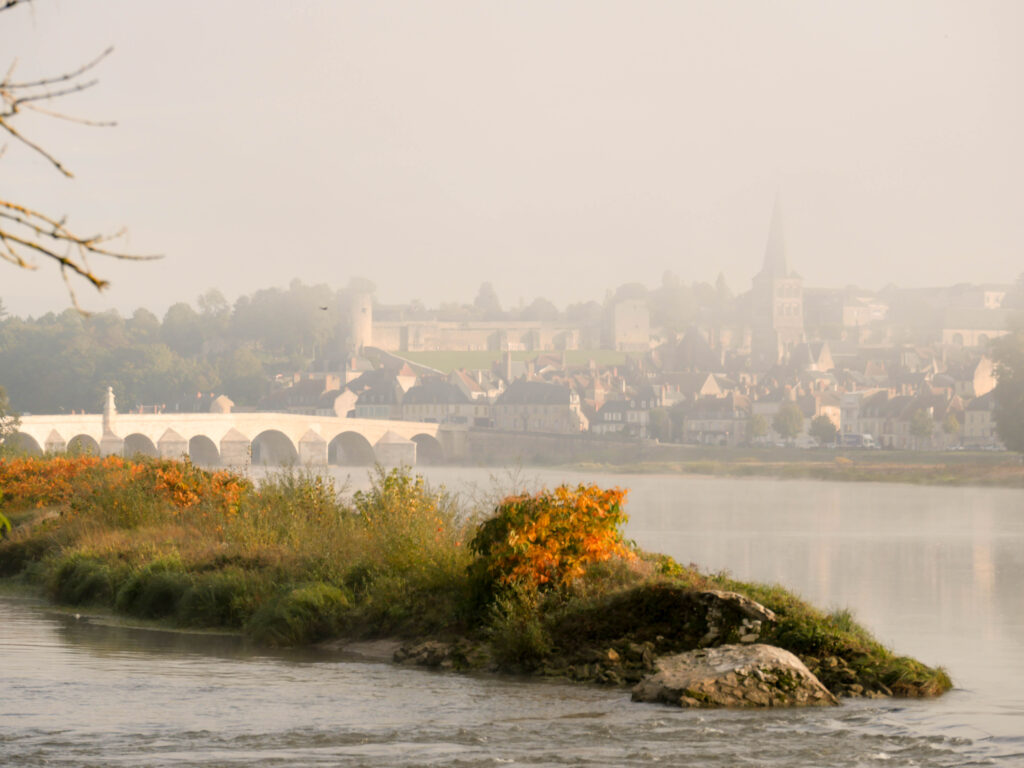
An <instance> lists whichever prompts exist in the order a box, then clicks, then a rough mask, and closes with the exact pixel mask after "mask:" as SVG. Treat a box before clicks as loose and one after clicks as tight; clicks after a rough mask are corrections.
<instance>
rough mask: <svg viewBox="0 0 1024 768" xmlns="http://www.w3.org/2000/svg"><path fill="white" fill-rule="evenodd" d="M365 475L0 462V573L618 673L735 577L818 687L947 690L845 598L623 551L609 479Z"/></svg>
mask: <svg viewBox="0 0 1024 768" xmlns="http://www.w3.org/2000/svg"><path fill="white" fill-rule="evenodd" d="M372 480H373V481H372V484H371V487H370V489H369V490H367V491H362V492H356V493H353V494H351V495H344V494H341V493H339V492H338V490H337V489H336V488H335V487H334V486H333V484H332V483H331V481H330V480H329V479H325V478H322V477H320V476H317V475H315V474H310V473H305V472H282V473H280V474H277V475H273V476H271V477H268V478H267V479H265V480H264V481H262V482H261V483H260V484H259V485H258V486H257V485H254V484H253V483H252V482H250V481H249V480H247V479H245V478H242V477H239V476H237V475H234V474H231V473H229V472H226V471H220V472H207V471H203V470H200V469H198V468H196V467H195V466H193V465H191V464H189V463H187V462H185V463H180V462H172V461H166V460H156V459H143V458H139V459H137V460H126V459H121V458H117V457H107V458H104V459H98V458H95V457H89V456H84V457H77V458H68V457H46V458H18V459H0V490H2V495H0V513H2V514H4V515H5V516H6V518H7V519H9V521H10V524H11V528H12V529H11V531H10V532H9V533H8V534H7V537H6V538H5V539H4V540H3V541H2V542H0V577H6V578H8V579H11V580H16V581H18V582H20V583H23V584H27V585H31V586H34V587H35V588H38V589H41V590H44V591H45V593H46V594H47V595H48V596H49V597H50V598H51V599H52V600H54V601H56V602H58V603H61V604H64V605H72V606H84V607H87V606H95V607H97V608H102V609H113V610H115V611H117V612H118V613H120V614H123V615H126V616H131V617H137V618H141V619H157V620H162V621H165V622H167V623H169V624H172V625H175V626H179V627H196V628H200V627H201V628H222V629H229V630H236V631H241V632H243V633H245V634H246V635H248V636H250V637H251V638H253V639H254V640H256V641H258V642H261V643H265V644H268V645H277V646H284V645H296V644H306V643H312V642H317V641H320V640H325V639H328V638H333V637H338V636H348V637H385V636H400V637H407V638H427V637H435V638H449V639H451V638H466V642H467V643H469V644H470V645H472V646H475V647H476V648H477V649H483V650H482V655H480V654H477V658H478V659H479V658H483V659H486V660H487V662H486V663H489V664H490V665H492V666H493V667H494V668H496V669H504V670H516V671H531V672H535V673H540V674H549V675H559V676H565V677H569V678H570V679H579V680H599V681H603V682H607V683H618V684H624V683H630V682H634V681H635V680H637V679H639V677H640V676H642V674H644V670H645V669H646V670H649V669H650V663H651V657H652V655H657V654H663V653H669V652H675V651H679V650H683V649H685V648H687V647H694V645H693V642H694V641H693V633H694V632H695V631H701V632H702V631H703V629H701V628H700V627H697V628H696V629H695V628H694V627H693V626H690V625H688V624H686V623H685V622H681V621H680V615H682V614H681V611H684V610H685V607H686V605H688V601H689V600H690V599H691V597H692V595H693V594H694V590H698V589H699V590H704V589H708V588H713V589H725V590H734V591H737V592H740V593H742V594H745V595H747V596H749V597H751V598H752V599H754V600H757V601H759V602H761V603H762V604H763V605H765V606H766V607H768V608H770V609H772V610H773V611H775V612H776V613H777V614H778V617H779V621H778V622H777V624H776V625H775V626H774V627H773V628H772V629H771V632H770V635H769V636H768V637H767V638H766V641H767V642H771V643H774V644H776V645H779V646H782V647H784V648H787V649H789V650H791V651H793V652H794V653H796V654H797V655H798V656H800V657H801V658H802V659H803V660H804V662H805V663H806V664H807V665H808V666H809V667H810V668H811V669H812V671H815V672H816V673H817V674H818V676H819V678H820V679H821V680H822V682H824V683H825V685H826V686H828V687H829V688H830V689H831V690H833V692H835V693H849V692H851V691H853V692H857V691H858V688H857V686H859V689H860V690H864V691H876V692H879V691H880V692H883V693H884V692H891V693H894V694H897V695H905V696H922V695H935V694H938V693H941V692H943V691H945V690H947V689H948V688H949V687H950V681H949V678H948V676H946V674H945V672H943V671H942V670H941V669H931V668H928V667H926V666H924V665H923V664H920V663H919V662H917V661H914V660H912V659H907V658H903V657H898V656H896V655H894V654H893V653H891V652H890V651H889V650H888V649H886V648H884V647H883V646H882V645H880V644H879V643H878V642H877V641H875V640H874V639H873V638H872V637H871V636H870V634H869V633H868V632H867V631H866V630H864V629H863V628H861V627H859V626H858V625H856V623H855V622H853V620H852V619H851V617H850V616H849V615H848V614H846V613H833V614H823V613H821V612H819V611H817V610H815V609H814V608H812V607H811V606H808V605H807V604H806V603H804V602H802V601H801V600H799V599H798V598H796V597H795V596H793V595H792V594H791V593H789V592H787V591H785V590H784V589H782V588H780V587H772V586H765V585H757V584H743V583H739V582H735V581H733V580H731V579H730V578H729V577H728V576H727V575H725V574H717V575H714V574H711V575H709V574H703V573H701V572H699V571H698V570H697V569H696V568H695V567H682V566H680V565H679V564H677V563H675V562H674V561H672V560H671V558H668V557H666V556H663V555H655V554H650V553H644V552H641V551H639V550H637V549H636V548H635V547H634V546H632V545H631V544H630V543H629V542H626V541H624V540H623V539H622V536H621V531H620V529H621V525H622V524H623V523H624V522H625V519H626V518H625V513H624V499H625V495H626V494H625V491H621V490H619V489H610V490H602V489H599V488H597V487H596V486H580V487H578V488H567V487H564V486H563V487H560V488H558V489H554V490H552V491H541V492H538V493H536V494H532V495H531V494H515V495H510V496H507V497H505V498H503V499H501V500H500V501H497V502H496V504H495V508H494V509H489V510H488V514H487V515H486V516H485V515H483V514H481V513H480V512H479V511H478V510H467V509H465V508H463V507H462V505H461V504H460V503H459V500H458V499H456V498H455V497H453V496H451V495H450V494H448V493H447V492H446V491H445V490H444V489H443V488H441V489H432V488H430V487H428V486H427V484H426V483H425V482H424V481H423V479H422V478H421V477H418V476H413V475H411V474H410V473H409V472H408V471H403V470H392V471H385V470H383V469H380V468H378V469H377V470H376V471H375V473H374V475H373V478H372ZM466 658H467V664H468V663H471V662H470V661H468V658H469V656H468V655H467V657H466ZM613 660H614V661H613ZM477 663H479V662H477Z"/></svg>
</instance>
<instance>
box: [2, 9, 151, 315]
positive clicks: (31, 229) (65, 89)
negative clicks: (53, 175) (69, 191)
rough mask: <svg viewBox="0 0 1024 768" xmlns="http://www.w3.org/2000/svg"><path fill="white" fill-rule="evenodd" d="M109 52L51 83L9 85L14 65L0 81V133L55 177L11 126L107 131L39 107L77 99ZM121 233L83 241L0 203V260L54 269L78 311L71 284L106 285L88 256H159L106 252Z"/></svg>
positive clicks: (49, 156) (44, 218)
mask: <svg viewBox="0 0 1024 768" xmlns="http://www.w3.org/2000/svg"><path fill="white" fill-rule="evenodd" d="M31 2H32V0H0V13H2V12H3V11H7V10H10V9H12V8H14V7H15V6H18V5H28V4H29V3H31ZM112 51H113V48H107V49H106V50H105V51H103V52H102V53H101V54H100V55H99V56H97V57H96V58H94V59H92V60H91V61H89V62H87V63H85V64H83V65H82V66H80V67H78V68H77V69H74V70H71V71H69V72H64V73H61V74H58V75H54V76H52V77H43V78H37V79H35V80H25V81H17V80H15V79H14V70H15V67H16V62H12V64H11V66H10V67H9V68H8V70H7V74H6V75H5V76H4V78H3V79H2V80H0V132H4V133H6V134H7V135H8V136H10V137H11V138H12V139H13V140H14V141H15V142H16V143H17V144H21V145H22V146H24V147H26V148H27V149H29V150H30V151H31V152H33V153H35V154H37V155H39V156H41V157H42V158H43V159H45V160H46V161H47V162H48V163H49V164H50V165H52V166H53V167H54V168H55V169H56V170H57V172H58V173H60V174H61V175H62V176H65V177H67V178H73V174H72V173H71V171H70V170H68V168H67V167H65V165H64V164H63V163H62V162H61V161H60V159H58V157H57V156H56V155H55V154H53V153H51V152H50V151H49V150H47V149H46V148H44V147H43V146H42V145H41V144H39V143H37V142H36V141H34V140H32V139H31V138H29V137H28V136H26V135H25V134H24V132H23V131H22V130H20V128H18V127H15V126H14V125H13V121H14V120H15V119H17V118H18V117H19V116H20V115H21V114H22V112H23V111H26V110H30V111H33V112H36V113H39V114H43V115H46V116H48V117H53V118H56V119H59V120H68V121H71V122H75V123H81V124H82V125H87V126H97V127H107V126H112V125H114V123H112V122H100V121H95V120H88V119H85V118H80V117H75V116H73V115H68V114H65V113H63V112H58V111H56V110H53V109H48V108H45V107H43V106H42V104H43V103H46V102H53V101H56V100H59V99H61V98H63V97H66V96H70V95H72V94H75V93H81V92H82V91H85V90H88V89H89V88H92V87H93V86H95V85H96V84H97V83H98V82H99V81H98V80H97V79H95V78H90V79H85V78H84V75H86V74H87V73H90V72H91V71H92V70H93V69H94V68H95V67H97V66H98V65H99V64H100V62H102V61H103V60H104V59H105V58H107V56H109V55H110V54H111V52H112ZM4 150H6V145H4V146H0V158H2V157H3V154H4ZM123 234H124V233H123V232H118V233H115V234H113V235H92V236H83V235H80V234H77V233H76V232H74V231H72V230H71V229H69V228H68V226H67V224H66V218H63V217H62V218H56V217H53V216H50V215H47V214H44V213H42V212H41V211H39V210H36V209H34V208H30V207H28V206H25V205H22V204H20V203H16V202H14V201H12V200H6V199H4V198H2V197H0V259H2V260H3V261H6V262H8V263H10V264H13V265H14V266H16V267H19V268H21V269H36V267H37V265H36V259H39V258H41V259H48V260H50V261H53V262H55V263H56V264H57V265H58V267H59V268H60V272H61V277H62V278H63V280H64V282H65V284H66V285H67V288H68V294H69V296H70V298H71V301H72V303H73V304H74V306H75V307H76V308H78V309H79V311H81V307H79V305H78V299H77V296H76V295H75V290H74V285H73V283H72V279H77V280H81V281H84V282H85V283H86V284H87V285H89V286H91V287H93V288H95V289H96V290H102V289H103V288H105V287H106V286H107V285H108V281H107V280H106V279H104V278H102V277H100V276H99V275H97V274H96V272H94V271H93V268H92V266H91V265H90V264H89V257H90V256H102V257H105V258H111V259H118V260H125V261H146V260H150V259H157V258H160V256H145V255H139V254H131V253H124V252H122V251H119V250H116V249H112V248H110V247H109V246H108V243H110V242H111V241H113V240H116V239H118V238H120V237H122V236H123Z"/></svg>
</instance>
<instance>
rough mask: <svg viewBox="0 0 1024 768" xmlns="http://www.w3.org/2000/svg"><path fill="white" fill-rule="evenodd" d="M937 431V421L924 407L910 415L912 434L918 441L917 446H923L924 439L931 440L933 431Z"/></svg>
mask: <svg viewBox="0 0 1024 768" xmlns="http://www.w3.org/2000/svg"><path fill="white" fill-rule="evenodd" d="M934 431H935V421H934V420H933V419H932V416H931V414H930V413H928V411H926V410H925V409H924V408H918V409H917V410H916V411H914V412H913V413H912V414H911V415H910V434H911V435H913V436H914V439H915V440H916V441H917V447H918V448H920V447H921V441H922V440H931V437H932V432H934Z"/></svg>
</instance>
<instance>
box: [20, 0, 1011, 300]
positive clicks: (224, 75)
mask: <svg viewBox="0 0 1024 768" xmlns="http://www.w3.org/2000/svg"><path fill="white" fill-rule="evenodd" d="M1022 37H1024V3H1020V2H1014V1H1012V0H1008V1H1007V2H980V1H978V0H970V1H969V2H940V1H939V0H927V1H926V2H892V0H881V1H879V2H864V1H863V0H858V1H857V2H848V3H834V2H817V1H814V2H753V1H751V2H723V0H711V1H709V2H684V1H683V0H679V1H676V0H673V1H671V2H668V1H666V2H644V1H643V0H640V1H638V0H629V1H628V2H627V1H625V0H622V1H621V2H597V1H596V0H579V2H561V1H559V0H537V1H536V2H531V1H528V0H516V2H479V1H474V2H449V1H447V0H439V1H438V2H430V3H423V2H408V3H405V2H401V3H400V2H382V1H381V0H374V1H373V2H326V1H325V2H302V1H301V0H297V1H295V2H287V3H282V2H273V3H272V2H254V1H253V0H247V1H246V2H242V1H241V0H223V1H222V2H210V0H177V1H176V2H173V3H172V2H138V0H135V1H134V2H132V1H131V0H103V2H98V1H93V2H86V0H37V1H36V3H35V5H34V7H33V8H30V9H28V10H27V11H26V10H25V9H15V10H14V11H8V12H5V13H3V14H0V66H3V67H5V68H6V66H7V64H8V62H9V61H10V60H11V59H13V58H17V59H18V61H19V64H18V70H17V72H18V74H19V75H20V76H21V77H23V78H28V77H34V76H41V75H47V74H53V73H55V72H59V71H63V70H66V69H72V68H74V67H75V66H77V65H79V64H81V63H82V62H84V61H86V60H88V59H89V58H91V57H92V56H94V55H95V54H97V53H98V52H99V51H101V50H102V49H103V48H104V47H106V46H107V45H111V44H112V45H114V46H115V49H116V50H115V53H114V55H113V56H112V57H111V58H110V59H108V60H107V61H106V62H105V63H104V64H103V65H102V66H101V68H100V69H99V72H98V74H99V76H100V78H101V81H100V84H99V85H98V86H97V87H96V88H95V89H93V90H91V91H88V92H87V93H85V94H81V95H77V96H74V97H72V98H68V99H66V100H65V101H64V102H63V104H62V105H61V107H62V108H63V109H64V110H66V111H68V112H72V113H74V114H76V115H81V116H84V117H89V118H96V119H113V120H116V121H118V126H117V127H116V128H105V129H99V128H88V127H84V126H79V125H73V124H68V123H63V122H59V121H54V120H42V121H40V120H34V121H31V122H30V121H28V120H26V121H24V122H23V123H21V127H22V128H23V129H25V130H26V131H29V132H30V133H31V134H32V135H33V136H34V137H35V138H37V139H38V140H40V141H41V142H42V143H43V144H44V145H45V146H47V147H48V148H49V149H50V150H51V151H53V152H55V153H56V154H58V155H59V156H60V157H61V158H62V159H63V160H64V161H65V162H66V163H67V165H68V166H69V167H70V168H71V170H73V171H74V172H75V173H76V179H75V180H73V181H66V180H64V179H62V178H60V177H59V176H58V175H57V174H56V173H54V172H53V171H51V170H50V169H49V168H48V167H47V165H46V164H45V162H44V161H42V160H41V159H40V158H38V157H35V156H32V155H30V154H29V153H27V152H26V151H24V150H23V149H22V148H20V147H17V146H13V145H11V146H9V147H8V150H7V152H6V155H5V156H4V157H3V158H2V160H0V197H4V198H6V199H14V200H17V201H18V202H22V203H25V204H29V205H33V206H36V207H39V208H43V209H45V210H47V211H49V212H52V213H54V214H58V215H59V214H63V213H67V214H69V215H70V223H71V224H72V225H76V226H77V227H79V228H80V229H83V230H87V231H90V232H91V231H93V230H115V229H118V228H120V227H122V226H124V227H127V228H128V231H129V235H128V237H127V239H126V240H125V243H124V247H125V248H126V249H129V250H133V251H136V252H141V253H163V254H166V258H165V259H164V260H163V261H161V262H159V263H151V264H135V265H128V266H122V265H116V264H109V263H103V262H95V263H94V266H95V267H96V268H97V271H99V272H100V273H101V274H103V275H105V276H107V277H109V278H111V280H112V282H113V285H112V287H111V288H110V290H109V291H108V292H106V293H105V294H104V295H103V296H101V297H97V296H96V295H94V294H93V293H91V292H90V291H89V290H88V289H87V288H85V287H83V288H81V289H80V298H81V300H82V303H83V304H84V305H85V306H86V307H87V308H92V309H104V308H107V307H116V308H118V309H119V310H121V311H123V312H124V311H130V310H132V309H134V308H135V307H137V306H148V307H149V308H151V309H153V310H154V311H156V312H158V313H162V312H163V310H164V309H166V307H167V306H168V305H169V304H171V303H173V302H175V301H180V300H187V301H192V300H194V299H195V297H196V296H197V295H198V294H199V293H201V292H202V291H204V290H205V289H207V288H210V287H217V288H220V289H221V290H222V291H223V292H224V293H225V295H226V296H227V297H228V298H229V300H232V301H233V300H234V298H236V297H237V296H238V295H239V294H241V293H249V292H251V291H253V290H256V289H258V288H263V287H269V286H274V285H280V286H283V285H286V284H287V283H288V282H289V281H290V280H291V279H293V278H300V279H301V280H302V281H303V282H306V283H321V282H325V283H328V284H331V285H334V286H338V287H341V286H343V285H344V284H345V283H347V282H348V280H349V278H350V277H352V276H355V275H361V276H365V277H367V278H369V279H370V280H372V281H374V282H375V283H376V284H377V286H378V297H379V298H380V299H381V300H383V301H385V302H398V301H408V300H411V299H421V300H422V301H423V302H424V303H426V304H427V305H435V304H437V303H438V302H440V301H450V300H454V301H462V302H468V301H471V300H472V299H473V297H474V296H475V295H476V291H477V289H478V287H479V285H480V283H481V282H483V281H491V282H493V283H494V284H495V286H496V288H497V290H498V294H499V296H500V298H501V299H502V301H503V303H504V304H505V305H506V306H507V305H512V304H515V303H517V302H518V301H519V299H520V298H521V297H522V298H526V299H530V298H532V297H535V296H538V295H543V296H547V297H548V298H550V299H552V300H553V301H555V302H556V303H557V304H559V305H560V306H564V305H565V304H566V303H568V302H572V301H579V300H586V299H591V298H593V299H598V300H601V299H602V298H603V297H604V292H605V289H607V288H609V287H614V286H616V285H619V284H621V283H625V282H633V281H637V282H642V283H645V284H647V285H650V286H654V285H657V284H658V283H659V282H660V280H661V275H662V273H663V272H665V271H666V270H671V271H673V272H675V273H676V274H678V275H679V276H681V277H682V278H683V279H684V280H687V281H689V280H705V281H709V282H710V281H713V280H714V279H715V277H716V276H717V274H718V273H719V272H722V273H724V274H725V277H726V279H727V280H728V282H729V284H730V286H731V287H732V288H733V290H734V291H736V292H740V291H744V290H747V289H749V287H750V278H751V276H752V275H753V274H754V273H755V272H756V271H757V270H758V269H759V268H760V264H761V260H762V257H763V252H764V245H765V240H766V237H767V232H768V224H769V218H770V215H771V210H772V204H773V202H774V198H775V196H776V193H778V194H779V196H780V199H781V204H782V210H783V214H784V219H785V231H786V241H787V244H788V254H789V261H790V266H791V267H792V268H794V269H796V270H797V271H798V272H799V273H800V274H801V275H803V277H804V278H805V281H806V284H808V285H815V286H817V285H820V286H836V287H838V286H843V285H848V284H857V285H861V286H864V287H868V288H879V287H881V286H883V285H884V284H886V283H889V282H895V283H897V284H901V285H942V284H952V283H957V282H965V281H969V282H1011V281H1012V280H1014V279H1015V278H1016V276H1017V275H1018V274H1019V273H1021V272H1022V271H1024V215H1022V213H1024V188H1022V183H1024V182H1022V180H1024V144H1022V137H1024V104H1022V100H1024V40H1022ZM0 299H2V300H3V302H4V304H5V305H6V306H7V308H8V309H9V310H10V311H12V312H13V313H16V314H31V315H38V314H41V313H43V312H46V311H50V310H60V309H63V308H66V307H67V305H68V298H67V294H66V292H65V289H64V287H63V284H62V283H61V281H60V279H59V277H58V275H57V273H56V271H55V270H54V269H52V268H51V267H50V266H49V265H48V264H41V269H40V270H39V271H37V272H35V273H27V274H26V273H22V272H20V271H18V270H16V269H14V268H12V267H8V266H5V265H0Z"/></svg>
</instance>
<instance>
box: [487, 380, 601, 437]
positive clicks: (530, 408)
mask: <svg viewBox="0 0 1024 768" xmlns="http://www.w3.org/2000/svg"><path fill="white" fill-rule="evenodd" d="M491 413H492V414H493V417H494V427H495V429H502V430H507V431H511V432H554V433H563V434H575V433H579V432H584V431H586V430H587V428H588V426H589V424H588V422H587V418H586V416H584V414H583V411H582V409H581V408H580V398H579V395H578V394H577V393H576V392H575V391H574V390H572V389H571V388H569V387H567V386H565V385H563V384H549V383H547V382H543V381H529V380H527V379H518V380H516V381H514V382H512V383H511V384H510V385H509V386H508V389H506V390H505V392H504V393H502V395H501V396H500V397H499V398H498V399H497V401H495V403H494V405H493V406H492V409H491Z"/></svg>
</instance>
